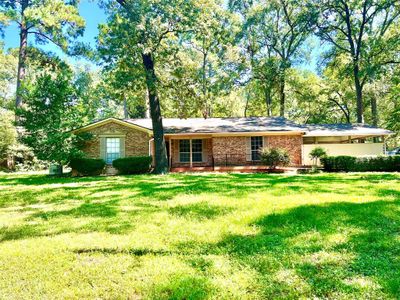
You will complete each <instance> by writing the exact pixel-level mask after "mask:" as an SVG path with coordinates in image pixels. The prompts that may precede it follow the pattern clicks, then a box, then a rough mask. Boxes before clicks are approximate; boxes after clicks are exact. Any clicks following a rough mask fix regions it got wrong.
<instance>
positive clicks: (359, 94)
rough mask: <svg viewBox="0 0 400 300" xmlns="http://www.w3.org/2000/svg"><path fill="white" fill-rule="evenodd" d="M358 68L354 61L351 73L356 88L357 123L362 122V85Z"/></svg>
mask: <svg viewBox="0 0 400 300" xmlns="http://www.w3.org/2000/svg"><path fill="white" fill-rule="evenodd" d="M359 73H360V69H359V67H358V64H357V63H354V66H353V74H354V86H355V89H356V99H357V123H364V107H363V106H364V105H363V95H362V85H361V83H360V74H359Z"/></svg>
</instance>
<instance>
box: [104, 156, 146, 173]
mask: <svg viewBox="0 0 400 300" xmlns="http://www.w3.org/2000/svg"><path fill="white" fill-rule="evenodd" d="M151 161H152V157H151V156H130V157H124V158H118V159H116V160H114V161H113V163H112V165H113V167H114V168H116V169H117V170H118V173H119V174H144V173H148V172H149V171H150V165H151Z"/></svg>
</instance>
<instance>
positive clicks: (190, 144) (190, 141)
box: [189, 139, 193, 168]
mask: <svg viewBox="0 0 400 300" xmlns="http://www.w3.org/2000/svg"><path fill="white" fill-rule="evenodd" d="M189 147H190V150H189V155H190V158H189V162H190V168H193V159H192V139H190V140H189Z"/></svg>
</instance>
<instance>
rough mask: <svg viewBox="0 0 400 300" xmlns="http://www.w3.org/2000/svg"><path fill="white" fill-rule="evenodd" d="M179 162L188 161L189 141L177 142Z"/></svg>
mask: <svg viewBox="0 0 400 300" xmlns="http://www.w3.org/2000/svg"><path fill="white" fill-rule="evenodd" d="M179 161H180V162H189V161H190V140H179Z"/></svg>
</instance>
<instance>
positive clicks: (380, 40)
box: [315, 0, 400, 123]
mask: <svg viewBox="0 0 400 300" xmlns="http://www.w3.org/2000/svg"><path fill="white" fill-rule="evenodd" d="M315 5H316V7H317V8H318V10H319V11H320V15H319V18H318V21H317V32H316V33H317V34H318V36H319V37H320V38H322V39H323V40H325V41H327V42H329V43H331V44H332V45H333V47H334V51H332V54H333V55H335V56H336V55H340V54H345V55H346V56H347V58H348V63H347V65H348V68H349V70H351V73H352V75H351V76H352V78H353V81H354V88H355V95H356V103H357V122H358V123H363V122H364V99H363V89H364V86H365V84H366V83H367V82H368V80H370V79H371V78H372V77H374V75H375V74H376V72H377V71H378V70H379V68H380V67H381V66H384V65H386V64H392V63H399V62H397V61H395V60H394V58H393V57H392V58H390V57H387V56H386V57H382V55H381V54H382V53H386V54H389V53H390V52H391V51H392V50H393V49H396V48H397V49H398V47H399V39H400V32H396V33H395V32H393V31H392V28H393V27H394V26H396V22H398V19H399V17H400V4H399V1H397V0H376V1H371V0H361V1H359V0H351V1H345V0H324V1H315Z"/></svg>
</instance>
